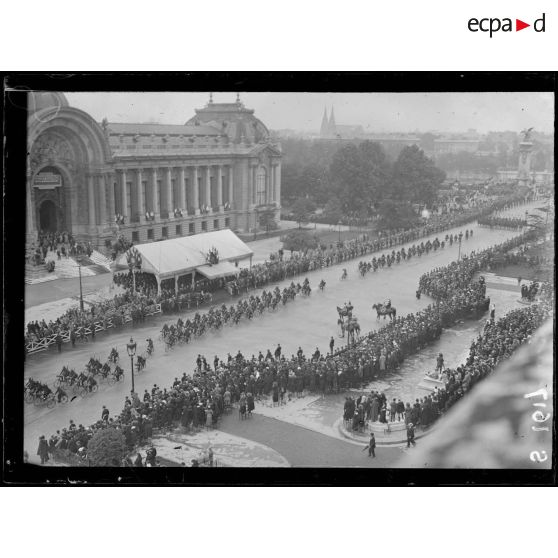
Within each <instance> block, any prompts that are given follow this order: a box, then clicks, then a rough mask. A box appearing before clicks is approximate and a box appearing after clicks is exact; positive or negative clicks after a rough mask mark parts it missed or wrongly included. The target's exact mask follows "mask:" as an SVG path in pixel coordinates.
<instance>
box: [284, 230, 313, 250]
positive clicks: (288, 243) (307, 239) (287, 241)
mask: <svg viewBox="0 0 558 558" xmlns="http://www.w3.org/2000/svg"><path fill="white" fill-rule="evenodd" d="M281 241H282V242H283V248H284V249H285V250H290V251H291V252H304V250H309V249H312V248H317V247H318V244H319V241H318V237H317V236H315V235H313V234H310V233H309V232H308V231H305V230H302V229H299V230H295V231H290V232H289V233H287V234H286V235H285V236H284V237H282V238H281Z"/></svg>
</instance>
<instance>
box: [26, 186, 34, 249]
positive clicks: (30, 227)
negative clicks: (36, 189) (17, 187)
mask: <svg viewBox="0 0 558 558" xmlns="http://www.w3.org/2000/svg"><path fill="white" fill-rule="evenodd" d="M26 187H27V192H26V193H27V195H26V196H25V209H26V223H25V231H26V233H27V241H28V242H29V241H31V240H35V238H36V234H35V215H34V211H33V183H32V181H31V176H27V186H26Z"/></svg>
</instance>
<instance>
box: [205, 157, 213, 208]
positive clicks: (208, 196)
mask: <svg viewBox="0 0 558 558" xmlns="http://www.w3.org/2000/svg"><path fill="white" fill-rule="evenodd" d="M203 204H204V205H205V206H206V207H207V209H208V210H209V213H212V212H213V208H212V207H211V166H209V165H207V166H206V167H205V185H204V199H203Z"/></svg>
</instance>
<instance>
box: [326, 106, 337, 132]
mask: <svg viewBox="0 0 558 558" xmlns="http://www.w3.org/2000/svg"><path fill="white" fill-rule="evenodd" d="M328 131H329V135H330V136H332V137H335V136H336V135H337V125H336V124H335V116H334V115H333V105H332V106H331V114H330V117H329V126H328Z"/></svg>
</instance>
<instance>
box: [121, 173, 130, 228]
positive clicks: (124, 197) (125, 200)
mask: <svg viewBox="0 0 558 558" xmlns="http://www.w3.org/2000/svg"><path fill="white" fill-rule="evenodd" d="M120 180H121V182H120V184H121V185H122V191H121V194H122V196H121V197H122V201H121V202H120V205H121V206H122V208H121V213H120V214H121V215H122V216H123V217H124V219H125V221H124V223H125V224H126V225H127V224H128V223H129V222H130V221H129V219H128V192H127V189H128V188H127V186H126V171H125V170H124V169H122V172H121V174H120Z"/></svg>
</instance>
